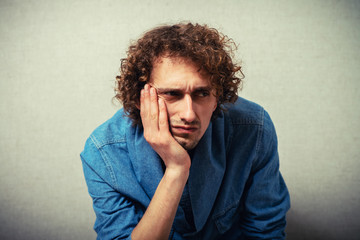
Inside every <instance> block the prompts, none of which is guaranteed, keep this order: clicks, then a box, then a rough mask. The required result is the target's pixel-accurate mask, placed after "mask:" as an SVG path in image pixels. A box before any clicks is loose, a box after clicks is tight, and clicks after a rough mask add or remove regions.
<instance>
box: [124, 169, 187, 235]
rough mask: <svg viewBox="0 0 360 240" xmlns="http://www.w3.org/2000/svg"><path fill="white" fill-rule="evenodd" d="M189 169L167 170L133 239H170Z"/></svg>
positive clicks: (135, 230) (136, 228) (134, 232)
mask: <svg viewBox="0 0 360 240" xmlns="http://www.w3.org/2000/svg"><path fill="white" fill-rule="evenodd" d="M188 176H189V169H186V168H185V169H181V170H180V169H179V170H175V169H170V170H169V169H167V170H166V171H165V174H164V176H163V178H162V180H161V181H160V183H159V185H158V187H157V189H156V192H155V194H154V196H153V198H152V200H151V202H150V204H149V206H148V208H147V210H146V212H145V214H144V216H143V217H142V219H141V220H140V222H139V223H138V225H137V226H136V227H135V228H134V230H133V232H132V234H131V238H132V239H168V237H169V234H170V230H171V227H172V224H173V221H174V218H175V214H176V211H177V208H178V205H179V202H180V198H181V195H182V192H183V190H184V187H185V184H186V181H187V179H188Z"/></svg>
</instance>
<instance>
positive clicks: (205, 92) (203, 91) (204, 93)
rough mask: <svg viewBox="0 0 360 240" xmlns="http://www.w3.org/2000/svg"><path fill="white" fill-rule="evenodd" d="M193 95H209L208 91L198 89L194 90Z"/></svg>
mask: <svg viewBox="0 0 360 240" xmlns="http://www.w3.org/2000/svg"><path fill="white" fill-rule="evenodd" d="M194 95H195V97H201V98H203V97H207V96H209V95H210V92H209V91H207V90H200V91H196V92H195V93H194Z"/></svg>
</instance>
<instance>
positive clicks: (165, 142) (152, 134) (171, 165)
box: [140, 84, 191, 171]
mask: <svg viewBox="0 0 360 240" xmlns="http://www.w3.org/2000/svg"><path fill="white" fill-rule="evenodd" d="M140 115H141V121H142V124H143V127H144V137H145V139H146V141H147V142H148V143H149V144H150V145H151V147H152V148H153V149H154V150H155V151H156V152H157V153H158V154H159V156H160V157H161V159H162V160H163V161H164V163H165V166H166V169H167V170H168V169H183V170H187V171H188V170H189V169H190V165H191V161H190V156H189V154H188V153H187V151H186V150H185V149H184V148H183V147H182V146H181V145H180V144H179V143H178V142H177V141H176V140H175V139H174V137H173V136H172V135H171V133H170V130H169V122H168V116H167V109H166V104H165V101H164V100H163V99H161V98H159V99H158V96H157V92H156V89H155V88H153V87H150V86H149V85H148V84H146V85H145V87H144V89H142V90H141V96H140Z"/></svg>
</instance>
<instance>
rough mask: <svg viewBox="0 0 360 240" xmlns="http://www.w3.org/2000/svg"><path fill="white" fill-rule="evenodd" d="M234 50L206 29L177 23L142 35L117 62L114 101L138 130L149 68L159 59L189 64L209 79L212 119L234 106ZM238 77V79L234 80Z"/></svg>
mask: <svg viewBox="0 0 360 240" xmlns="http://www.w3.org/2000/svg"><path fill="white" fill-rule="evenodd" d="M235 49H236V45H235V43H234V42H233V41H232V39H229V38H228V37H227V36H225V35H223V34H221V33H219V32H218V31H217V30H216V29H214V28H209V27H208V26H206V25H199V24H192V23H187V24H185V23H180V24H176V25H172V26H161V27H157V28H154V29H152V30H150V31H148V32H146V33H145V34H144V35H143V36H142V37H141V38H140V39H138V40H137V41H136V42H134V43H133V44H131V45H130V47H129V49H128V51H127V58H123V59H121V67H120V75H119V76H117V77H116V86H115V94H116V95H115V97H114V98H115V99H117V100H119V101H120V102H121V103H122V104H123V108H124V111H125V113H126V115H127V116H128V117H130V118H131V119H132V121H133V124H134V125H140V126H141V117H140V110H139V109H138V108H137V106H139V105H140V103H139V102H140V91H141V89H142V88H143V87H144V85H145V84H146V83H147V82H148V81H149V79H150V74H151V71H152V68H153V64H154V62H155V60H156V59H158V58H159V57H165V56H166V57H176V58H183V59H187V60H191V61H192V62H193V63H195V64H196V65H197V66H198V67H199V68H200V69H201V70H202V71H204V72H205V73H206V74H207V75H208V76H210V84H211V86H212V88H213V89H214V90H215V91H214V92H215V96H216V97H217V100H218V105H217V108H216V110H215V111H214V114H213V117H216V116H217V115H218V114H219V113H220V111H222V110H225V108H224V106H223V105H224V104H226V103H234V102H235V101H236V99H237V91H238V89H239V88H241V84H242V79H243V77H244V75H243V73H242V71H241V66H240V65H237V64H235V63H233V61H232V58H231V57H232V56H233V51H234V50H235ZM237 74H239V75H240V76H237Z"/></svg>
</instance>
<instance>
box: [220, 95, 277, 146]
mask: <svg viewBox="0 0 360 240" xmlns="http://www.w3.org/2000/svg"><path fill="white" fill-rule="evenodd" d="M226 109H227V110H226V111H225V112H224V117H225V119H226V121H227V122H228V124H230V125H231V126H232V131H233V134H234V135H237V136H241V137H245V135H252V136H253V137H254V138H256V139H257V141H258V140H263V141H268V140H270V139H272V140H276V131H275V127H274V124H273V122H272V120H271V118H270V115H269V114H268V112H267V111H266V110H265V109H264V108H263V107H262V106H260V105H259V104H257V103H254V102H252V101H249V100H246V99H244V98H241V97H238V99H237V101H236V102H235V103H234V104H231V105H228V107H227V108H226ZM246 137H249V136H246Z"/></svg>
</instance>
